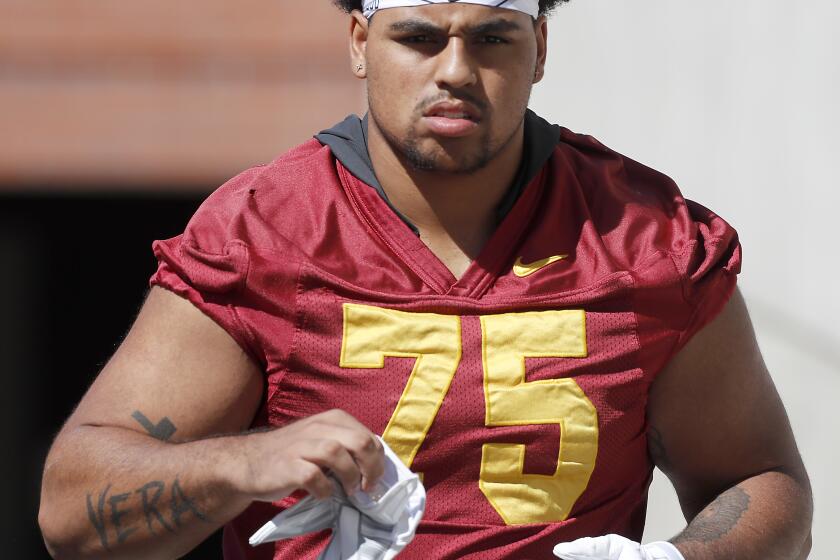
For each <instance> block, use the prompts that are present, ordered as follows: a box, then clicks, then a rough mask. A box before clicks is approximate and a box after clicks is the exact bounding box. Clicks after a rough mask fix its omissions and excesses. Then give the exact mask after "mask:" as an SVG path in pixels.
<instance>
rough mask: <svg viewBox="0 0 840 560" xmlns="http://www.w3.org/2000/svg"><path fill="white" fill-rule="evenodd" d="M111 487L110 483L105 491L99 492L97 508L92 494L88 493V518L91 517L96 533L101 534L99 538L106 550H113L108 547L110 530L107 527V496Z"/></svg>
mask: <svg viewBox="0 0 840 560" xmlns="http://www.w3.org/2000/svg"><path fill="white" fill-rule="evenodd" d="M110 489H111V485H110V484H109V485H108V486H106V487H105V491H104V492H102V493H101V494H99V504H98V507H97V508H96V509H95V510H94V509H93V503H92V501H91V495H90V494H88V495H87V511H88V519H90V522H91V524H92V525H93V527H94V528H95V529H96V534H98V535H99V540H100V542H101V543H102V547H103V548H104V549H105V550H111V549H110V548H108V532H107V531H106V528H105V496H107V495H108V491H109V490H110Z"/></svg>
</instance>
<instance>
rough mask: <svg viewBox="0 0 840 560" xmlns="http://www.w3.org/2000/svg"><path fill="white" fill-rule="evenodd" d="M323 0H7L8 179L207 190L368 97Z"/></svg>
mask: <svg viewBox="0 0 840 560" xmlns="http://www.w3.org/2000/svg"><path fill="white" fill-rule="evenodd" d="M346 31H347V18H346V17H345V16H344V15H343V14H341V13H340V12H339V11H338V10H336V9H335V8H334V7H332V6H331V4H330V2H329V1H328V0H272V1H268V0H237V1H235V2H232V1H229V0H178V1H177V2H172V1H171V0H144V1H143V2H108V1H104V0H38V1H37V2H33V1H32V0H0V130H2V137H0V190H2V189H6V190H9V189H15V190H18V189H20V188H24V189H43V188H47V189H55V188H60V189H66V188H84V189H86V190H90V189H98V188H114V186H115V185H119V186H120V187H121V188H140V189H143V190H148V189H151V190H156V189H162V190H184V189H199V190H206V189H207V188H209V186H215V185H216V184H217V183H219V182H220V181H222V180H224V179H225V178H227V177H229V176H231V175H232V174H234V173H236V172H237V171H239V170H241V169H242V168H245V167H247V166H249V165H252V164H254V163H258V162H262V161H266V160H269V159H271V158H272V157H273V156H274V155H276V154H278V153H280V152H282V151H284V150H285V149H287V148H289V147H291V146H293V145H295V144H297V143H299V142H300V141H302V140H303V139H305V138H308V137H310V136H311V135H312V134H313V133H315V132H317V131H318V130H320V129H321V128H323V127H326V126H328V125H330V124H332V123H333V122H335V121H338V120H340V119H341V118H343V117H344V116H345V115H346V114H347V113H349V112H358V111H361V110H363V108H364V97H363V84H362V83H361V82H359V81H357V80H355V79H354V78H353V77H352V76H351V74H350V63H349V61H348V57H347V46H346V43H347V39H346V35H347V32H346Z"/></svg>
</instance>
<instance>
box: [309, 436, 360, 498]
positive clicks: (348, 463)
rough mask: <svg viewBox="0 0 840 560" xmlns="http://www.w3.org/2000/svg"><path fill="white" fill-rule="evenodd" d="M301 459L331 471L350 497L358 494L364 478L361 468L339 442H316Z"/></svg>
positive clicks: (325, 440)
mask: <svg viewBox="0 0 840 560" xmlns="http://www.w3.org/2000/svg"><path fill="white" fill-rule="evenodd" d="M301 457H302V458H303V459H305V460H307V461H309V462H311V463H314V464H316V465H318V466H319V467H322V468H323V469H326V470H329V471H331V472H332V474H333V475H334V476H335V477H336V478H337V479H338V481H339V482H340V483H341V486H342V487H343V488H344V491H345V492H346V493H347V494H348V495H349V494H354V493H356V491H357V490H358V489H359V486H360V484H361V478H362V473H361V471H360V470H359V466H358V465H357V464H356V461H355V460H354V459H353V456H352V455H351V454H350V452H349V451H348V450H347V449H345V448H344V446H342V445H341V444H340V443H339V442H338V441H336V440H333V439H323V440H318V441H315V442H313V445H312V449H310V450H309V451H304V452H303V453H302V454H301Z"/></svg>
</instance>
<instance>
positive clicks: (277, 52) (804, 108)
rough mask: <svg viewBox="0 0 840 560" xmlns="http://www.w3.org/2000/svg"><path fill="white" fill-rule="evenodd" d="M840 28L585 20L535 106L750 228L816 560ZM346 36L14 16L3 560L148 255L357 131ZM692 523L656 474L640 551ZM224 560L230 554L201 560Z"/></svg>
mask: <svg viewBox="0 0 840 560" xmlns="http://www.w3.org/2000/svg"><path fill="white" fill-rule="evenodd" d="M838 21H840V5H838V4H837V3H834V2H831V1H829V0H808V1H806V2H796V3H791V2H783V1H781V0H770V1H768V0H762V1H759V0H740V1H739V2H729V1H725V0H706V1H705V2H669V1H668V0H643V1H639V0H636V1H634V2H631V1H630V0H574V1H572V2H571V3H570V4H568V5H566V6H563V7H562V8H560V9H558V10H557V11H556V12H555V15H554V17H553V18H552V22H551V25H550V34H551V39H550V49H551V50H550V56H549V68H548V72H547V78H546V79H545V80H544V81H543V83H541V84H540V85H539V86H538V87H537V88H536V89H535V91H534V96H533V100H532V107H533V108H534V109H535V110H537V112H539V113H541V114H542V115H543V116H545V117H546V118H548V119H549V120H552V121H554V122H557V123H560V124H562V125H564V126H567V127H569V128H571V129H573V130H576V131H578V132H585V133H589V134H592V135H594V136H596V137H597V138H599V139H600V140H601V141H603V142H604V143H606V144H607V145H609V146H611V147H613V148H614V149H616V150H618V151H620V152H622V153H625V154H627V155H628V156H630V157H632V158H634V159H637V160H639V161H641V162H643V163H646V164H648V165H651V166H652V167H655V168H657V169H660V170H662V171H664V172H666V173H668V174H669V175H671V176H672V177H673V178H674V179H675V180H676V181H677V182H678V183H679V184H680V185H681V186H682V188H683V191H684V193H685V194H686V196H688V197H689V198H692V199H695V200H698V201H700V202H702V203H703V204H705V205H706V206H709V207H711V208H713V209H715V210H716V211H717V212H718V213H719V214H721V215H722V216H724V217H725V218H727V219H728V220H729V221H730V222H731V223H732V224H733V225H734V226H735V227H736V228H737V229H738V230H739V231H740V234H741V238H742V242H743V244H744V248H745V251H744V254H745V261H744V272H743V274H742V277H741V288H742V290H743V291H744V293H745V295H746V297H747V301H748V303H749V305H750V309H751V312H752V315H753V319H754V322H755V325H756V330H757V331H758V336H759V341H760V343H761V345H762V349H763V351H764V353H765V357H766V359H767V362H768V363H769V365H770V368H771V371H772V372H773V375H774V378H775V380H776V383H777V385H778V387H779V390H780V392H781V394H782V397H783V399H784V401H785V403H786V404H787V407H788V411H789V414H790V416H791V421H792V423H793V426H794V430H795V432H796V434H797V438H798V440H799V444H800V447H801V450H802V453H803V456H804V458H805V462H806V464H807V466H808V468H809V471H810V474H811V477H812V480H813V484H814V492H815V499H816V507H817V509H816V520H815V528H814V536H815V544H814V550H813V552H812V554H811V558H816V559H829V558H833V557H834V556H835V555H833V554H832V552H831V551H830V548H829V546H828V544H827V542H826V541H830V531H831V530H832V528H833V527H832V526H833V522H834V521H836V520H837V519H838V518H840V507H838V505H837V504H838V503H840V484H838V483H837V481H836V478H835V476H834V471H833V469H834V468H835V465H836V464H837V459H838V453H840V451H838V437H837V435H836V434H837V432H838V428H840V420H838V418H840V415H838V414H837V406H836V404H835V400H837V398H838V397H840V332H838V328H837V327H836V323H837V320H836V318H837V317H838V316H840V299H839V298H838V295H837V292H838V290H837V289H836V288H835V285H836V280H835V276H836V274H837V272H838V269H840V266H838V264H837V262H838V261H837V253H838V251H837V250H836V248H835V245H836V244H837V241H838V235H837V233H836V231H835V216H834V207H835V206H836V205H837V203H838V202H840V194H839V193H838V186H840V185H838V179H837V175H836V168H837V163H838V158H837V154H838V152H840V139H839V138H838V135H839V134H840V133H838V131H840V108H838V101H837V100H838V99H840V36H838V35H837V33H836V32H835V27H836V22H838ZM346 28H347V23H346V18H344V17H343V16H342V15H341V14H340V13H339V12H337V11H336V10H334V9H333V8H332V7H331V6H330V5H329V2H328V1H327V0H317V1H313V0H282V1H274V2H269V1H267V0H240V1H238V2H223V1H222V0H202V1H200V2H199V1H197V0H181V1H179V2H174V3H173V2H164V1H163V0H147V1H146V2H142V3H124V2H104V1H101V0H98V1H97V0H61V1H59V0H36V1H33V0H0V383H2V392H0V394H2V399H3V400H2V406H0V445H2V449H3V450H4V451H5V452H6V453H7V454H8V455H7V459H6V460H4V461H2V462H0V476H2V478H0V484H2V488H3V489H2V496H3V499H2V500H0V531H1V532H0V542H3V543H4V550H5V551H6V553H7V554H10V556H9V557H14V558H42V557H43V558H46V552H45V550H44V548H43V545H42V544H41V541H40V537H39V534H38V531H37V525H36V515H37V503H38V492H39V484H40V471H41V468H42V463H43V459H44V457H45V454H46V451H47V448H48V446H49V443H50V440H51V438H52V437H53V435H54V434H55V433H56V431H57V430H58V428H59V427H60V425H61V422H62V421H63V420H64V419H65V418H66V417H67V415H68V414H69V413H70V412H71V411H72V407H73V406H74V404H75V403H76V402H77V401H78V399H79V398H80V397H81V395H82V393H83V392H84V390H85V388H86V387H87V386H88V384H89V383H90V382H91V380H92V379H93V377H94V376H95V375H96V373H97V371H98V370H99V369H100V368H101V367H102V366H103V365H104V362H105V361H106V360H107V359H108V357H109V356H110V354H111V353H112V352H113V350H114V348H115V346H116V345H117V344H118V343H119V340H120V339H121V337H122V335H123V333H124V332H125V331H126V329H127V328H128V326H129V324H130V322H131V319H132V317H133V315H134V314H135V313H136V311H137V308H138V307H139V305H140V304H141V302H142V299H143V296H144V294H145V291H146V285H147V279H148V277H149V275H150V274H151V273H152V272H153V270H154V267H155V263H154V259H153V258H152V255H151V251H150V245H151V242H152V240H154V239H160V238H167V237H171V236H173V235H177V234H178V233H179V232H180V231H181V230H182V229H183V227H184V224H185V223H186V221H187V220H188V219H189V216H190V215H191V214H192V213H193V212H194V211H195V209H196V208H197V206H198V205H199V204H200V202H201V200H203V198H204V197H205V196H207V194H208V193H209V192H211V191H212V190H213V189H214V188H216V187H217V186H218V185H220V184H221V183H223V182H224V181H225V180H226V179H227V178H229V177H231V176H233V175H234V174H236V173H237V172H238V171H240V170H242V169H244V168H246V167H249V166H251V165H254V164H257V163H261V162H265V161H268V160H270V159H272V158H273V157H274V156H276V155H277V154H279V153H281V152H283V151H285V150H286V149H288V148H290V147H292V146H294V145H296V144H298V143H300V142H301V141H303V140H305V139H306V138H308V137H310V136H311V135H312V134H314V133H315V132H317V131H319V130H321V129H323V128H325V127H328V126H330V125H331V124H333V123H334V122H336V121H338V120H340V119H341V118H343V117H344V116H345V115H346V114H347V113H350V112H360V111H364V105H365V104H364V89H363V87H364V84H363V83H361V82H358V81H356V80H355V79H353V78H352V77H351V75H350V71H349V70H350V68H349V62H348V60H347V56H346V50H347V49H346V40H345V35H346ZM832 255H835V256H834V257H832ZM778 507H784V504H779V505H778ZM682 525H683V521H682V516H681V514H680V513H679V507H678V505H677V504H676V500H675V498H674V495H673V491H672V490H671V489H670V487H669V485H668V483H667V481H664V480H663V479H662V478H661V477H659V476H657V478H656V480H655V481H654V485H653V489H652V494H651V501H650V507H649V523H648V530H647V535H646V538H648V539H659V538H667V537H670V536H672V535H673V534H674V533H676V532H677V531H678V530H679V529H680V528H681V527H682ZM217 557H220V553H219V549H218V542H217V541H216V540H213V541H212V542H210V543H208V544H207V545H206V546H205V547H203V548H202V549H200V550H198V551H197V552H196V553H194V554H193V555H191V558H217Z"/></svg>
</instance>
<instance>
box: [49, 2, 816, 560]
mask: <svg viewBox="0 0 840 560" xmlns="http://www.w3.org/2000/svg"><path fill="white" fill-rule="evenodd" d="M339 4H340V6H341V7H342V8H343V9H345V11H347V12H349V13H350V19H351V36H350V44H351V58H352V69H353V72H354V73H355V75H356V76H358V77H359V78H363V79H366V80H367V84H368V94H369V105H370V112H369V117H368V118H366V119H365V120H359V119H357V118H349V119H348V120H346V121H344V122H343V123H341V124H339V125H337V126H336V127H334V128H332V129H330V130H327V131H325V132H323V133H321V134H319V135H318V137H317V139H313V140H310V141H309V142H307V143H305V144H303V145H302V146H300V147H298V148H296V149H295V150H292V151H291V152H290V153H288V154H285V155H283V156H281V157H280V158H278V159H277V160H276V161H274V162H273V163H271V164H269V165H267V166H263V167H258V168H255V169H251V170H249V171H246V172H245V173H243V174H242V175H240V176H239V177H237V178H235V179H233V180H232V181H230V182H229V183H228V184H227V185H225V186H224V187H222V188H221V189H220V190H219V191H217V192H216V193H215V194H214V195H212V196H211V197H210V198H209V199H208V201H207V202H206V203H205V204H204V205H203V206H202V207H201V209H199V211H198V212H197V214H196V216H195V217H194V218H193V220H192V221H191V222H190V225H189V226H188V227H187V230H186V232H185V233H184V235H183V236H179V237H177V238H175V239H171V240H168V241H165V242H158V243H156V244H155V254H156V255H157V257H158V259H159V261H160V268H159V270H158V272H157V273H156V274H155V276H154V277H153V279H152V284H153V288H152V290H151V293H150V294H149V297H148V300H147V301H146V303H145V305H144V307H143V309H142V311H141V312H140V315H139V316H138V318H137V321H136V322H135V324H134V326H133V327H132V329H131V331H130V332H129V334H128V336H127V337H126V340H125V341H124V342H123V344H122V345H121V346H120V348H119V349H118V351H117V352H116V354H115V355H114V357H113V358H112V360H111V361H110V362H109V363H108V365H107V366H106V367H105V369H104V370H103V371H102V373H101V374H100V376H99V377H98V379H97V380H96V382H95V383H94V384H93V386H92V387H91V389H90V391H89V392H88V394H87V395H86V396H85V397H84V399H83V400H82V402H81V404H80V405H79V407H78V409H77V410H76V411H75V412H74V413H73V415H72V416H71V418H70V419H69V420H68V422H67V424H66V425H65V427H64V428H63V430H62V431H61V433H60V434H59V436H58V438H57V439H56V442H55V444H54V446H53V449H52V450H51V453H50V456H49V458H48V460H47V465H46V467H45V472H44V484H43V496H42V508H41V513H40V523H41V527H42V530H43V533H44V536H45V540H46V542H47V544H48V547H49V548H50V550H51V552H52V553H53V554H54V555H55V556H56V557H57V558H64V557H68V558H77V557H82V558H150V557H155V558H158V557H160V558H174V557H177V556H179V555H182V554H184V553H185V552H187V551H188V550H190V549H191V548H192V547H193V546H195V545H196V544H197V543H198V542H200V541H201V540H202V539H204V538H205V537H206V536H207V535H209V534H210V533H211V532H213V531H214V530H215V529H217V528H218V527H220V526H222V525H226V528H225V557H226V558H315V557H316V556H317V555H318V553H319V551H320V550H321V549H322V548H323V546H324V543H325V539H326V536H325V535H324V534H318V535H315V536H312V537H304V538H300V539H293V540H290V541H282V542H280V543H277V544H276V545H275V547H272V546H262V547H257V548H255V549H251V548H250V547H249V546H248V544H247V539H248V536H249V535H250V534H251V533H253V531H254V530H256V529H257V528H258V527H260V526H261V525H262V524H263V523H264V522H265V521H266V520H268V519H270V518H271V517H272V516H273V515H274V514H276V513H277V512H278V511H279V510H281V509H283V508H285V507H288V506H289V505H290V504H292V503H294V501H295V500H296V498H297V497H298V496H297V494H295V495H292V493H293V492H294V491H296V490H304V491H306V492H309V493H311V494H314V495H316V496H319V497H327V496H329V495H330V494H331V493H332V486H331V483H330V481H329V478H328V476H327V473H332V476H334V477H335V478H336V479H337V480H339V481H340V483H341V484H342V485H343V487H344V489H345V490H346V491H348V492H353V491H355V490H356V489H358V488H359V487H361V488H363V489H367V488H370V487H371V486H372V485H373V484H375V483H376V481H377V479H378V478H379V476H380V474H381V472H382V469H383V463H382V449H381V446H380V444H379V442H378V439H377V438H376V437H375V436H374V434H381V435H382V436H383V439H384V441H385V442H386V443H388V445H389V446H390V447H391V448H392V449H393V450H394V451H395V453H396V454H397V455H398V456H399V457H400V459H402V460H403V461H404V462H405V463H406V464H407V465H409V466H410V467H411V468H412V470H414V471H415V472H419V473H422V476H423V481H424V485H425V486H426V491H427V497H428V502H427V509H426V516H425V519H424V521H423V522H422V523H421V525H420V528H419V529H418V532H417V536H416V537H415V539H414V541H413V542H412V543H411V544H410V545H409V546H408V547H407V548H406V549H405V551H404V552H403V554H402V557H405V558H453V559H454V558H533V559H539V558H551V557H552V550H553V549H554V547H555V545H558V543H570V544H564V545H561V546H560V547H558V549H557V554H558V555H560V556H561V557H564V558H619V557H620V558H622V559H625V558H679V557H680V554H681V555H682V556H684V558H685V559H687V560H706V559H713V558H715V559H720V558H727V559H729V558H733V559H743V560H747V559H762V560H764V559H771V558H772V559H776V558H777V559H797V558H805V557H807V554H808V550H809V547H810V544H809V543H810V522H811V497H810V489H809V485H808V480H807V475H806V473H805V471H804V468H803V466H802V462H801V460H800V458H799V454H798V452H797V450H796V445H795V442H794V440H793V436H792V434H791V431H790V427H789V424H788V421H787V418H786V415H785V411H784V408H783V406H782V404H781V402H780V401H779V398H778V396H777V394H776V391H775V389H774V387H773V384H772V381H771V380H770V377H769V375H768V374H767V372H766V370H765V368H764V365H763V362H762V359H761V356H760V353H759V351H758V348H757V346H756V343H755V339H754V336H753V333H752V329H751V326H750V322H749V318H748V315H747V312H746V309H745V306H744V303H743V300H742V298H741V297H740V295H739V294H738V293H737V291H736V290H735V275H736V273H737V272H738V269H739V266H740V247H739V245H738V242H737V237H736V235H735V232H734V231H733V230H732V229H731V228H730V227H729V226H728V225H727V224H726V223H725V222H724V221H723V220H721V219H720V218H719V217H717V216H716V215H714V214H713V213H711V212H710V211H708V210H706V209H705V208H703V207H701V206H699V205H697V204H694V203H692V202H689V201H686V200H684V199H683V198H682V197H681V196H680V194H679V192H678V190H677V189H676V187H675V186H674V184H673V183H672V182H671V181H670V180H669V179H667V178H666V177H664V176H662V175H660V174H658V173H656V172H655V171H653V170H650V169H648V168H646V167H644V166H642V165H640V164H638V163H636V162H633V161H631V160H629V159H627V158H625V157H623V156H621V155H619V154H616V153H615V152H612V151H610V150H609V149H607V148H605V147H604V146H602V145H601V144H599V143H598V142H597V141H595V140H594V139H592V138H589V137H585V136H579V135H576V134H573V133H572V132H570V131H568V130H565V129H562V128H560V127H556V126H551V125H548V124H547V123H546V122H545V121H543V120H542V119H540V118H539V117H537V116H536V115H534V114H533V113H530V112H527V110H526V108H527V103H528V99H529V95H530V91H531V87H532V85H533V84H534V83H536V82H538V81H539V80H540V79H541V77H542V74H543V69H544V64H545V59H546V41H547V23H546V17H545V16H546V14H547V12H548V11H549V10H550V9H551V8H552V7H553V6H554V5H555V4H557V2H553V1H548V2H537V1H536V0H512V1H508V2H499V1H498V0H474V1H469V2H467V1H460V2H451V1H446V2H444V1H442V0H438V1H431V0H379V1H378V2H377V1H374V0H365V2H364V3H361V2H352V1H351V2H339ZM436 4H437V5H436ZM266 426H269V427H272V428H273V429H270V430H267V429H261V430H251V431H248V432H246V430H248V429H250V428H262V427H266ZM223 434H232V435H223ZM652 463H655V464H656V465H657V466H659V467H660V468H661V469H662V470H663V471H664V472H665V473H666V474H668V476H669V477H670V478H671V480H672V481H673V482H674V485H675V487H676V489H677V492H678V495H679V498H680V502H681V504H682V507H683V510H684V513H685V515H686V518H687V519H688V521H689V523H688V526H687V528H686V530H685V531H683V532H682V533H681V534H680V535H679V536H677V537H676V538H674V539H673V540H672V543H671V544H668V543H659V544H655V545H653V546H645V547H643V546H641V545H639V544H638V542H637V541H638V540H639V539H640V537H641V534H642V528H643V523H644V512H645V505H646V493H647V487H648V485H649V482H650V477H651V471H652V466H653V465H652ZM607 534H618V535H623V537H624V538H621V537H618V536H615V535H613V536H606V535H607ZM583 537H596V538H594V539H590V540H585V539H584V540H582V541H578V540H577V539H580V538H583Z"/></svg>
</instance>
